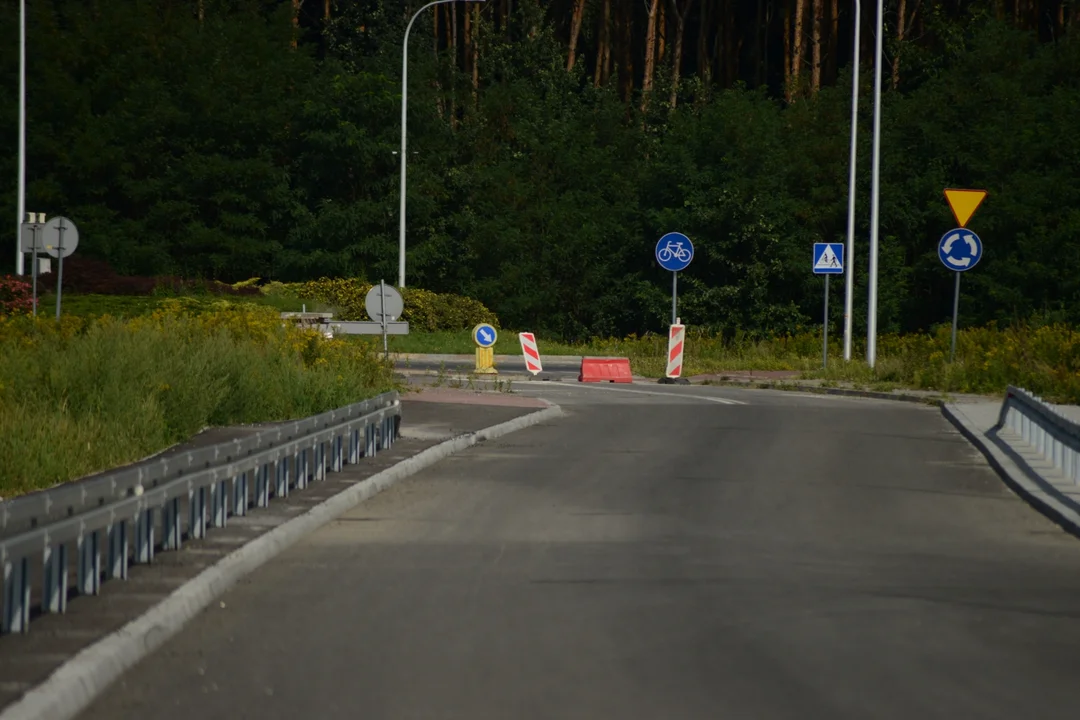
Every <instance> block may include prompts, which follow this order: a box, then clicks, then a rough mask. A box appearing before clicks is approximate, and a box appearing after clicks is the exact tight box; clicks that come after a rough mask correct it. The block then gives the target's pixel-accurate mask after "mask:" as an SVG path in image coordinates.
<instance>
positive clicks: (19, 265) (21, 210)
mask: <svg viewBox="0 0 1080 720" xmlns="http://www.w3.org/2000/svg"><path fill="white" fill-rule="evenodd" d="M17 184H18V189H17V191H16V194H17V195H18V197H17V198H16V200H15V202H16V203H17V205H18V208H17V209H16V212H18V214H19V222H18V224H17V225H16V226H15V230H16V234H15V274H16V275H22V274H23V272H25V268H24V267H23V262H24V257H23V251H22V223H23V219H24V218H25V217H26V0H19V177H18V180H17Z"/></svg>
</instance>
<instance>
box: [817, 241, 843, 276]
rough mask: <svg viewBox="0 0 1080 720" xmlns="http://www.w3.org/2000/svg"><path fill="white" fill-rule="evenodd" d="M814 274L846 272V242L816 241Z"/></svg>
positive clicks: (840, 273)
mask: <svg viewBox="0 0 1080 720" xmlns="http://www.w3.org/2000/svg"><path fill="white" fill-rule="evenodd" d="M813 267H814V274H815V275H842V274H843V273H844V243H814V265H813Z"/></svg>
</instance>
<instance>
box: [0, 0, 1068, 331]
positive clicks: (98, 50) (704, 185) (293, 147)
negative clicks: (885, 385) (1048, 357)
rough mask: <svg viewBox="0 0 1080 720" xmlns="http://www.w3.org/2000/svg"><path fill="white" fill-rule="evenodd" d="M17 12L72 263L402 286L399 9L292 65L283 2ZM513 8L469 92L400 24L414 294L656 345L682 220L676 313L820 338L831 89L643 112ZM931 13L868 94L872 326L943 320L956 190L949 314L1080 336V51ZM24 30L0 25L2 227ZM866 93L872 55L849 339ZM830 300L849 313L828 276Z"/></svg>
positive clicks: (40, 192)
mask: <svg viewBox="0 0 1080 720" xmlns="http://www.w3.org/2000/svg"><path fill="white" fill-rule="evenodd" d="M31 5H32V6H33V7H32V14H31V22H30V27H31V38H32V42H33V44H34V48H35V51H34V54H33V62H32V64H31V71H30V78H31V83H30V87H31V93H30V114H29V117H30V133H29V140H30V155H29V163H28V177H29V198H28V210H35V211H45V212H47V213H48V214H49V215H57V214H61V213H63V214H65V215H67V216H69V217H71V218H73V219H74V220H75V221H76V222H78V223H79V226H80V229H81V233H82V238H83V240H82V244H81V245H80V249H79V253H80V256H85V257H88V258H89V257H92V258H100V259H104V260H108V261H109V263H110V264H111V265H112V266H113V267H115V268H116V269H117V270H119V271H121V272H123V273H126V274H133V275H142V276H178V277H186V278H191V277H200V278H205V279H219V280H222V281H227V282H232V281H236V280H242V279H245V278H249V277H252V276H259V277H262V278H267V279H277V280H283V281H299V280H308V279H313V278H317V277H322V276H355V277H363V278H365V279H367V280H368V281H376V282H377V281H378V280H379V279H380V278H383V279H386V280H387V281H389V282H393V281H395V280H396V276H397V223H398V209H397V203H398V180H399V178H398V161H399V157H398V156H397V155H396V154H395V153H396V151H397V150H398V143H399V141H400V135H399V131H400V130H399V117H400V116H399V113H400V74H399V73H400V61H401V57H400V52H401V45H400V42H401V36H402V32H403V29H404V20H405V18H403V16H402V14H401V12H400V10H399V9H398V8H397V7H396V6H395V7H394V8H390V7H389V6H385V5H383V4H381V3H377V2H374V1H372V2H370V3H360V2H357V3H347V4H344V6H343V7H342V8H341V9H340V11H339V12H338V13H337V15H335V18H334V20H333V21H332V22H331V23H329V24H328V26H327V28H326V29H325V31H324V32H323V33H322V34H321V35H319V34H318V33H317V32H314V31H311V30H308V31H307V32H306V34H304V35H303V37H302V38H301V41H300V42H299V45H298V47H297V48H292V47H290V40H291V38H292V26H291V22H290V18H289V13H288V10H289V5H290V4H289V3H275V2H269V1H268V2H232V3H230V2H212V1H211V0H207V2H206V8H207V11H206V19H205V21H204V22H203V23H202V24H201V25H200V24H199V23H198V22H197V21H196V20H195V17H194V13H193V10H192V7H193V6H194V3H190V4H184V3H180V2H169V3H151V2H131V3H104V2H102V3H79V2H74V0H53V2H51V3H48V2H46V3H31ZM189 5H190V7H189ZM320 5H321V4H320ZM517 5H518V4H515V7H517ZM7 6H8V7H6V8H4V11H5V17H15V16H16V13H15V10H14V9H13V4H12V3H10V2H8V3H7ZM86 6H91V7H90V8H87V7H86ZM935 7H936V6H935ZM305 12H308V11H305ZM516 12H517V13H518V18H517V19H516V22H517V24H518V25H519V28H518V29H516V30H514V32H512V33H511V36H512V37H513V40H512V41H509V40H507V39H506V34H505V32H504V31H503V29H501V28H500V29H499V30H498V31H496V29H495V28H493V27H491V26H490V25H489V24H488V21H487V20H486V19H485V21H484V24H483V25H482V27H481V31H480V45H481V53H480V72H479V78H480V81H479V88H478V92H477V93H476V94H475V95H474V93H473V88H472V84H471V75H470V74H469V73H463V72H460V71H459V70H457V69H456V68H457V66H456V65H455V64H454V63H453V62H451V61H450V60H449V59H448V58H447V57H446V52H445V50H443V51H441V52H440V54H439V55H438V57H436V55H435V53H433V52H432V45H431V32H432V28H431V18H430V17H422V18H421V19H420V20H418V22H417V24H416V26H415V27H414V30H413V36H412V37H413V41H412V45H411V48H412V50H411V58H410V74H409V88H410V91H409V153H408V163H409V165H408V172H409V174H408V180H409V185H408V216H407V220H408V225H407V230H408V246H409V261H408V273H407V281H408V284H409V285H410V286H414V287H423V288H427V289H430V290H433V291H436V292H453V293H458V294H462V295H467V296H472V297H475V298H477V299H478V300H480V301H482V302H483V303H484V304H485V305H487V306H488V307H490V308H491V309H492V310H493V311H494V312H495V313H497V315H498V316H499V318H500V320H501V321H502V323H503V324H504V325H505V326H507V327H513V328H527V329H530V330H534V331H536V332H540V333H544V334H546V335H549V336H556V335H557V336H560V337H562V338H564V339H567V340H580V339H585V338H587V337H589V336H594V335H621V334H625V333H630V332H634V333H643V332H647V331H657V330H662V329H663V327H664V325H665V324H666V322H667V321H668V317H669V313H670V295H669V293H670V287H671V276H670V273H666V272H664V271H662V270H660V269H659V268H658V267H657V265H656V263H655V262H654V260H653V258H652V253H653V247H654V245H655V243H656V240H657V239H658V238H659V237H660V236H661V235H662V234H664V233H665V232H668V231H670V230H680V231H682V232H685V233H686V234H688V235H689V236H690V237H691V238H692V239H693V240H694V243H695V245H696V247H697V256H696V258H695V260H694V263H693V265H692V266H691V267H690V269H689V270H688V271H687V272H685V273H683V274H682V275H680V294H681V298H682V302H681V306H680V315H681V316H682V318H683V319H684V321H685V322H687V323H689V324H692V325H696V326H699V327H706V328H709V329H711V330H714V331H718V332H722V333H725V334H728V335H735V334H740V335H747V334H749V335H751V336H753V335H767V334H775V333H787V332H794V331H796V330H798V329H799V328H800V327H804V326H807V325H813V324H817V323H820V307H821V288H822V279H821V278H820V277H815V276H813V275H812V274H811V272H810V267H809V265H810V248H811V244H812V243H813V242H820V241H841V240H843V239H844V238H845V236H846V223H847V195H848V188H847V172H848V166H847V163H848V139H849V130H850V128H849V112H850V106H849V102H850V92H849V85H848V83H849V77H848V76H846V75H845V74H843V73H842V74H841V77H840V82H839V84H838V85H837V86H835V87H825V88H823V89H822V90H821V91H820V92H819V93H817V94H816V95H815V96H813V97H812V98H808V99H802V100H799V101H797V102H795V103H793V104H791V105H788V104H785V103H784V102H783V101H782V100H780V99H778V98H777V97H775V95H773V94H770V93H769V91H768V90H767V89H764V88H763V89H746V88H742V87H735V88H733V89H729V90H719V89H717V88H715V87H711V86H709V85H708V84H706V83H703V82H701V81H700V80H698V79H696V78H694V77H686V78H683V82H682V89H681V91H680V96H679V97H680V103H679V105H678V108H677V109H676V110H672V109H671V108H670V107H668V105H667V95H668V90H666V89H665V88H666V87H668V77H669V76H668V73H669V72H670V70H669V68H668V66H664V68H663V69H662V71H661V70H658V75H657V91H656V92H655V94H654V96H653V99H652V102H651V104H650V106H649V108H648V110H647V112H646V113H645V115H644V116H642V115H641V114H640V113H639V112H638V110H637V108H638V107H639V106H640V103H639V99H637V98H635V99H634V100H633V102H632V103H630V104H629V105H628V104H627V103H625V102H623V100H622V99H620V98H619V97H618V95H617V93H616V92H615V89H614V88H612V87H600V88H594V87H593V85H592V82H591V77H586V74H585V72H584V71H583V70H582V69H581V67H578V68H577V69H576V70H575V72H573V73H567V72H566V70H565V63H566V60H565V48H564V46H563V44H562V42H561V41H557V40H556V39H555V38H554V36H553V32H554V31H553V30H552V23H550V22H549V21H548V20H545V18H544V17H542V16H541V15H540V11H539V10H538V9H537V6H535V5H532V4H529V3H522V4H520V7H518V8H517V10H516ZM590 12H591V11H590ZM927 13H928V15H927V17H928V20H927V27H928V30H927V32H928V33H929V34H930V36H931V40H932V41H928V42H926V43H923V44H921V45H914V44H912V45H910V47H908V46H905V55H904V59H905V65H904V67H905V73H904V76H903V82H902V83H901V85H900V89H899V90H896V91H893V90H890V89H887V91H886V94H885V102H884V115H883V117H884V122H883V139H882V194H881V246H880V251H881V255H880V275H879V289H880V301H879V311H880V315H879V318H880V320H879V322H880V328H881V330H883V331H889V330H912V329H918V328H928V327H930V326H932V325H934V324H936V323H939V322H942V321H944V320H946V319H947V318H948V317H949V313H950V311H951V292H952V282H953V278H952V276H951V275H950V274H949V273H948V272H947V271H946V270H945V269H944V268H943V267H941V264H940V262H939V261H938V260H937V257H936V253H935V247H936V243H937V240H938V238H939V237H940V236H941V235H942V234H943V233H944V232H945V231H947V230H949V229H950V228H951V227H953V225H954V221H953V219H952V217H951V214H950V212H949V210H948V206H947V204H946V203H945V200H944V197H943V195H942V191H943V189H944V188H945V187H947V186H952V187H985V188H986V189H988V190H989V191H990V197H989V199H988V200H987V202H986V203H985V204H984V206H983V207H982V208H980V210H979V211H978V212H977V213H976V215H975V217H974V219H973V220H972V222H971V223H970V226H971V227H972V229H974V230H976V231H977V232H979V233H980V235H981V236H982V237H983V239H984V241H985V244H986V256H985V259H984V260H983V263H982V264H981V265H980V266H979V268H978V269H977V270H975V271H973V272H971V273H968V274H967V275H966V276H965V278H964V284H963V302H962V305H961V310H962V315H963V317H962V322H964V323H965V324H967V323H976V322H983V321H988V320H999V321H1010V320H1013V319H1017V318H1027V317H1029V316H1031V315H1032V314H1041V315H1043V316H1045V317H1046V318H1047V319H1054V320H1063V321H1068V322H1080V309H1078V308H1080V304H1078V303H1077V299H1078V296H1080V185H1078V184H1077V182H1076V178H1077V177H1080V133H1078V132H1077V131H1076V127H1075V126H1076V117H1077V116H1078V111H1080V72H1078V69H1080V43H1077V42H1076V40H1075V38H1074V37H1069V36H1066V38H1065V39H1059V40H1058V41H1056V42H1051V43H1040V42H1038V41H1037V39H1036V38H1035V37H1034V36H1032V35H1029V34H1027V33H1025V32H1021V31H1019V30H1016V29H1012V28H1010V27H1008V26H1005V25H1002V24H998V23H996V22H995V21H992V20H987V19H984V18H982V17H981V16H978V14H977V13H976V14H975V17H973V18H972V19H969V20H967V21H966V24H958V23H956V22H955V21H949V20H945V19H942V18H941V17H940V16H939V15H938V14H936V13H934V12H931V11H930V10H927ZM485 17H486V16H485ZM13 25H14V23H4V27H3V29H2V30H0V32H2V33H3V37H2V39H3V41H4V42H3V43H0V48H2V49H0V52H2V53H3V56H2V57H3V62H2V64H0V79H2V81H3V84H2V85H0V135H2V137H3V140H4V141H3V143H2V144H0V173H2V174H0V211H3V217H4V218H10V217H13V208H14V200H13V198H14V182H13V180H14V171H13V169H14V167H15V159H14V147H15V143H14V138H15V112H14V107H15V103H14V98H15V89H14V88H15V83H14V81H15V77H16V75H15V62H16V57H15V51H14V49H13V48H14V47H15V45H14V29H13V27H12V26H13ZM526 28H527V29H528V31H523V30H524V29H526ZM459 60H460V58H459ZM871 81H872V68H866V69H865V71H864V73H863V82H864V92H863V100H862V105H861V113H860V115H861V125H860V162H859V167H858V170H859V177H858V187H859V195H858V205H857V219H858V227H857V247H856V256H855V268H856V296H855V297H856V303H855V306H856V313H855V324H856V327H857V328H858V329H859V331H860V332H862V330H863V328H864V326H865V296H866V266H867V238H868V235H869V230H868V225H869V215H870V211H869V188H870V161H869V158H870V129H871V118H872V114H871V109H872V108H871V96H870V93H869V88H870V84H871ZM611 84H612V85H613V84H614V81H613V82H612V83H611ZM888 85H889V83H886V86H887V88H888ZM2 235H3V236H5V237H10V234H9V232H8V231H4V232H3V233H2ZM5 247H10V246H9V245H5ZM10 255H11V253H10V252H7V251H5V252H4V253H3V254H2V255H0V266H2V267H8V266H9V265H8V264H9V263H10V258H9V256H10ZM832 288H833V299H834V302H833V303H832V309H833V316H832V317H833V321H834V322H835V323H839V322H841V320H842V312H843V283H842V282H841V281H839V279H838V280H837V281H834V283H833V285H832Z"/></svg>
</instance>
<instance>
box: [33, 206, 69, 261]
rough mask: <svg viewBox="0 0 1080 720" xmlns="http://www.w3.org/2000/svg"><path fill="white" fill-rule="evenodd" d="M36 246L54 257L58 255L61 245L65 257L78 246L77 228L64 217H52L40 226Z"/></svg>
mask: <svg viewBox="0 0 1080 720" xmlns="http://www.w3.org/2000/svg"><path fill="white" fill-rule="evenodd" d="M38 247H39V248H40V249H42V250H44V251H45V252H47V253H48V254H49V255H52V256H53V257H54V258H58V257H60V248H61V247H63V248H64V257H67V256H68V255H70V254H71V253H73V252H75V248H77V247H79V229H78V228H77V227H75V223H73V222H71V221H70V220H68V219H67V218H66V217H61V216H57V217H54V218H53V219H52V220H49V222H47V223H45V227H43V228H41V236H40V238H39V239H38Z"/></svg>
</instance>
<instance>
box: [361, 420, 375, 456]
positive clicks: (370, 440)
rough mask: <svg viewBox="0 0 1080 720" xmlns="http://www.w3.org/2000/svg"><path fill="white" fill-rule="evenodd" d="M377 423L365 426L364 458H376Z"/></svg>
mask: <svg viewBox="0 0 1080 720" xmlns="http://www.w3.org/2000/svg"><path fill="white" fill-rule="evenodd" d="M375 452H376V448H375V423H368V424H367V425H365V426H364V457H366V458H367V457H375Z"/></svg>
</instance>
